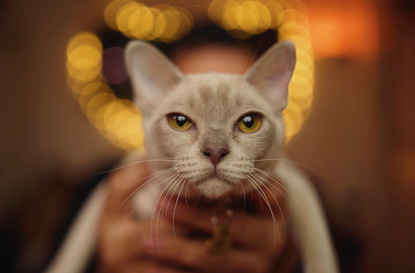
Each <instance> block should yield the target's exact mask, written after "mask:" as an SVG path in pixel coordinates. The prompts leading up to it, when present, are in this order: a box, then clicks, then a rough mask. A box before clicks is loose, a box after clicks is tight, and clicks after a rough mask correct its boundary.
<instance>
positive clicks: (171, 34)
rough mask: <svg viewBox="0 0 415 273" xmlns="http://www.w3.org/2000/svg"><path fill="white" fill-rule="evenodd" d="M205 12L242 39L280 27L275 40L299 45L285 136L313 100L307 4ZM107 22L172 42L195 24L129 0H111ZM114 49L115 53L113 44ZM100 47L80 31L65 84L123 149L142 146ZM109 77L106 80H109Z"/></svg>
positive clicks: (226, 2) (220, 6)
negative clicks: (112, 85)
mask: <svg viewBox="0 0 415 273" xmlns="http://www.w3.org/2000/svg"><path fill="white" fill-rule="evenodd" d="M208 16H209V18H210V19H211V20H212V21H213V22H215V23H216V24H218V25H220V26H221V27H223V28H224V29H225V30H227V31H228V32H229V33H230V35H233V36H235V37H237V38H240V39H244V38H248V37H250V36H252V35H254V34H259V33H262V32H264V31H266V30H267V29H270V28H274V29H277V30H278V35H279V37H278V39H279V40H292V41H293V42H294V43H295V44H296V48H297V65H296V68H295V70H294V75H293V78H292V80H291V83H290V95H289V103H288V106H287V108H286V109H285V110H284V113H283V114H284V122H285V125H286V137H287V141H288V140H290V138H291V137H292V136H293V135H295V134H296V133H297V132H298V131H299V130H300V128H301V126H302V124H303V122H304V121H305V120H306V119H307V117H308V115H309V113H310V105H311V104H312V100H313V84H314V56H313V50H312V46H311V42H310V34H309V26H308V20H307V13H306V9H305V8H304V6H303V4H302V3H301V2H300V1H298V0H291V1H288V0H280V1H276V0H266V1H260V0H213V1H212V2H211V3H210V5H209V7H208ZM104 18H105V22H106V23H107V25H108V26H109V27H110V28H112V29H114V30H117V31H120V32H122V33H123V34H124V35H125V36H126V37H129V38H137V39H142V40H152V41H162V42H166V43H170V42H173V41H175V40H178V39H180V38H182V37H184V36H185V35H186V34H187V33H188V32H189V31H190V29H191V28H192V26H193V18H192V16H191V14H190V13H189V12H188V11H187V10H185V9H183V8H177V7H173V6H169V5H157V6H154V7H149V6H146V5H144V4H142V3H138V2H135V1H133V0H114V1H112V2H111V3H110V4H109V5H108V6H107V8H106V9H105V12H104ZM111 50H113V52H112V53H117V54H118V53H119V52H118V50H121V49H119V48H117V49H114V48H113V49H111ZM107 55H109V52H108V53H106V52H105V51H103V47H102V44H101V42H100V40H99V38H98V37H97V36H96V35H95V34H93V33H91V32H80V33H78V34H76V35H75V36H74V37H72V39H71V40H70V41H69V43H68V46H67V51H66V56H67V74H68V85H69V86H70V88H71V89H72V92H73V95H74V97H75V99H76V100H77V101H78V103H79V105H80V107H81V109H82V111H83V112H84V113H85V114H86V116H87V117H88V119H89V121H90V122H91V123H92V124H93V125H94V126H95V127H96V128H97V129H98V131H99V132H100V133H101V134H102V135H103V136H105V137H106V138H108V139H110V140H111V141H112V142H113V143H114V144H116V145H117V146H119V147H121V148H123V149H125V150H134V149H141V148H142V147H143V143H144V135H143V132H142V129H141V123H142V122H141V114H140V112H139V110H138V109H137V108H136V107H135V105H134V104H133V102H131V101H129V100H126V99H119V98H117V97H116V96H115V94H114V93H113V91H112V89H111V88H110V86H109V85H108V84H107V83H106V80H108V79H105V78H104V77H103V76H102V68H103V56H107ZM109 82H110V81H109Z"/></svg>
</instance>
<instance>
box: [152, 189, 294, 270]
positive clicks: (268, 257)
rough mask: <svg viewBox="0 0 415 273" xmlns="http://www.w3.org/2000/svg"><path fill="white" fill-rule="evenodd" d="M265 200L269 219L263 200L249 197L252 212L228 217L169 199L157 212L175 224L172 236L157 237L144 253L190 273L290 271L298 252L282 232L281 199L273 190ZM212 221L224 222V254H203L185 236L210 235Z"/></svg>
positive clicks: (199, 246)
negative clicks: (227, 246) (226, 238)
mask: <svg viewBox="0 0 415 273" xmlns="http://www.w3.org/2000/svg"><path fill="white" fill-rule="evenodd" d="M266 195H267V199H268V200H269V206H270V208H271V209H272V211H273V214H274V217H275V219H273V217H272V215H271V213H270V211H269V207H268V205H267V204H266V203H265V202H264V201H263V199H262V198H260V197H258V196H257V195H254V194H253V195H252V196H250V197H248V198H251V200H252V202H253V203H254V204H255V206H256V207H257V209H256V211H255V213H247V212H244V211H240V210H236V211H233V213H232V216H231V217H229V216H227V215H226V211H222V212H218V211H217V207H211V206H210V207H209V206H206V203H202V204H196V203H188V202H186V201H183V200H179V201H178V202H177V201H176V200H170V201H169V203H168V204H164V205H163V206H162V207H161V208H160V209H161V210H162V211H163V213H164V215H165V217H166V218H168V219H170V220H166V221H170V223H171V225H175V230H176V235H175V237H174V238H173V237H172V236H166V237H164V236H162V235H158V236H157V238H152V239H150V240H148V242H147V245H148V247H149V248H148V249H149V250H150V251H151V250H154V253H153V255H157V256H158V257H159V259H162V260H164V261H167V262H170V263H175V264H181V265H185V266H186V268H189V269H191V272H212V273H213V272H227V273H231V272H239V273H240V272H249V273H255V272H277V271H278V272H281V273H287V272H292V271H293V270H294V269H295V268H296V265H297V264H298V252H297V250H296V249H295V247H294V245H293V243H292V240H291V237H290V234H289V233H286V230H285V226H284V225H285V223H284V219H283V217H284V215H283V213H284V212H285V211H286V207H285V202H284V201H285V200H284V196H283V194H282V191H278V190H272V191H271V192H270V193H268V192H267V193H266ZM159 207H160V204H159ZM212 216H214V217H217V218H219V220H218V223H219V224H220V223H225V226H227V231H228V234H229V235H230V237H231V241H232V244H231V246H230V249H228V250H227V251H225V253H221V254H218V255H212V254H210V253H209V251H208V250H207V246H206V241H205V240H204V239H202V240H200V238H199V239H195V238H194V237H193V236H190V235H191V234H194V231H195V230H197V231H201V232H203V233H204V234H207V235H208V237H209V236H213V235H212V234H213V233H214V232H213V230H214V228H215V227H214V225H213V224H212ZM274 220H275V221H274ZM204 238H206V237H204Z"/></svg>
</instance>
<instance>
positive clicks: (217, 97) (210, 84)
mask: <svg viewBox="0 0 415 273" xmlns="http://www.w3.org/2000/svg"><path fill="white" fill-rule="evenodd" d="M166 101H167V103H168V104H169V106H170V107H172V108H176V109H177V111H179V112H180V109H181V108H186V109H188V110H191V111H197V112H198V113H200V114H201V115H209V114H210V115H212V114H219V115H227V114H230V113H231V112H234V111H244V110H246V111H249V109H251V110H254V108H263V107H264V105H263V103H262V102H261V101H260V99H259V98H258V94H257V93H256V92H255V90H253V87H252V86H250V84H249V83H247V82H246V81H245V79H244V77H243V76H242V75H238V74H235V75H233V74H221V73H208V74H195V75H186V76H184V77H183V79H182V81H181V82H180V83H179V85H178V86H176V88H175V89H174V90H173V92H171V94H170V95H169V96H168V98H167V100H166Z"/></svg>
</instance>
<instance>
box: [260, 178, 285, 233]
mask: <svg viewBox="0 0 415 273" xmlns="http://www.w3.org/2000/svg"><path fill="white" fill-rule="evenodd" d="M253 178H254V179H256V180H257V182H260V183H261V182H263V181H264V182H268V180H266V179H264V178H262V177H259V176H253ZM262 184H263V183H262ZM267 184H269V185H271V186H274V188H276V189H277V190H278V191H279V192H280V193H282V194H283V196H284V197H285V198H286V199H287V197H286V196H285V195H284V193H283V192H282V191H281V190H280V189H278V187H275V185H273V184H271V183H269V182H268V183H267ZM267 184H263V187H264V188H265V189H266V190H267V191H268V192H269V193H270V195H271V196H272V198H273V199H274V201H275V203H276V204H277V207H278V210H279V212H280V214H281V219H282V224H283V227H284V235H285V234H286V233H285V231H286V225H285V218H284V213H283V211H282V208H281V206H280V203H279V202H278V200H277V198H276V197H275V195H274V194H273V193H272V191H271V190H270V188H269V187H268V186H267ZM287 200H289V199H287ZM277 227H278V226H277Z"/></svg>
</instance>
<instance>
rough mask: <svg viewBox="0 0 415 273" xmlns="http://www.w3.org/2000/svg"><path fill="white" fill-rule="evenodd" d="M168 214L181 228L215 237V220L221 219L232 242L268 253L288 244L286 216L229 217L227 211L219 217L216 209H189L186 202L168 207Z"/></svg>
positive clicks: (194, 207) (235, 212) (243, 213)
mask: <svg viewBox="0 0 415 273" xmlns="http://www.w3.org/2000/svg"><path fill="white" fill-rule="evenodd" d="M167 206H168V207H167V208H166V209H165V211H164V213H165V215H166V216H167V217H172V218H173V217H174V222H175V223H176V224H177V225H178V226H184V227H187V228H188V229H189V230H200V231H203V232H205V233H208V234H211V233H212V230H213V228H214V224H213V223H212V217H213V216H215V217H217V218H218V220H217V221H218V224H219V225H223V226H227V228H228V231H229V233H230V235H231V237H232V242H233V243H234V244H236V245H239V246H241V247H246V248H257V249H262V250H264V251H274V249H278V248H279V247H280V245H282V244H284V241H285V235H286V234H285V221H283V220H282V215H281V214H279V213H275V214H274V218H273V217H272V216H270V215H265V214H263V215H255V214H249V213H245V212H242V211H234V212H233V216H232V217H229V216H228V215H226V212H224V213H222V214H220V215H218V212H217V211H214V209H207V208H201V207H196V206H193V207H188V206H187V205H186V204H185V203H184V202H178V203H176V202H174V203H169V204H167Z"/></svg>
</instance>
